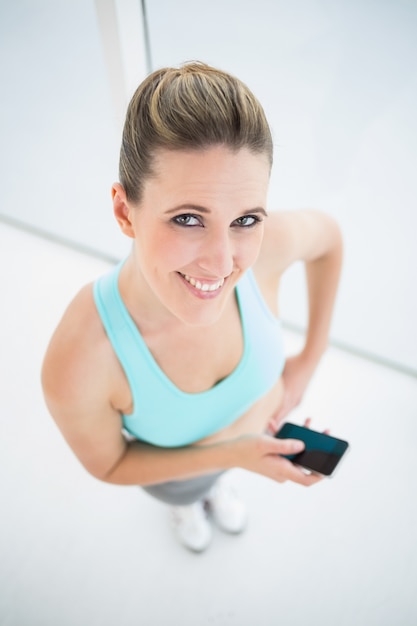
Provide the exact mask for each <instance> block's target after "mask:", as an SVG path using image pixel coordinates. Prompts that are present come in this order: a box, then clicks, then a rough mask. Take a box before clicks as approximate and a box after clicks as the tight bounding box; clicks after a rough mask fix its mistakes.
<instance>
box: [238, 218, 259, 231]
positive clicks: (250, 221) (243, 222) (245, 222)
mask: <svg viewBox="0 0 417 626" xmlns="http://www.w3.org/2000/svg"><path fill="white" fill-rule="evenodd" d="M260 221H261V220H260V219H259V217H258V216H257V215H242V217H238V219H237V220H235V223H236V224H237V225H238V226H244V227H245V228H250V227H251V226H255V224H258V222H260Z"/></svg>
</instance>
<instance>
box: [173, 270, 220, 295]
mask: <svg viewBox="0 0 417 626" xmlns="http://www.w3.org/2000/svg"><path fill="white" fill-rule="evenodd" d="M182 276H183V277H184V278H185V280H186V281H187V283H190V285H192V286H193V287H195V288H196V289H199V290H200V291H216V289H220V287H222V286H223V283H224V278H221V279H220V280H218V281H217V283H201V282H200V281H199V280H196V279H195V278H192V277H191V276H188V275H187V274H182Z"/></svg>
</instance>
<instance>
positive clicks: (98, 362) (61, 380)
mask: <svg viewBox="0 0 417 626" xmlns="http://www.w3.org/2000/svg"><path fill="white" fill-rule="evenodd" d="M107 343H108V342H107V340H106V334H105V331H104V329H103V326H102V324H101V321H100V318H99V315H98V312H97V309H96V306H95V302H94V296H93V284H88V285H85V286H84V287H83V288H82V289H80V291H79V292H78V293H77V294H76V295H75V297H74V298H73V300H72V301H71V302H70V304H69V305H68V307H67V309H66V310H65V312H64V314H63V316H62V318H61V320H60V322H59V324H58V326H57V328H56V330H55V332H54V334H53V335H52V338H51V340H50V343H49V346H48V348H47V351H46V354H45V358H44V362H43V367H42V383H43V387H44V390H45V393H47V394H52V395H53V396H54V397H55V398H56V399H57V400H58V399H59V400H61V401H62V402H68V401H73V400H75V399H76V397H77V395H79V394H86V393H88V391H86V390H87V389H91V390H92V392H94V389H95V386H96V385H97V382H95V381H97V380H100V379H103V376H104V367H105V363H106V359H104V358H103V356H104V351H105V350H106V347H107Z"/></svg>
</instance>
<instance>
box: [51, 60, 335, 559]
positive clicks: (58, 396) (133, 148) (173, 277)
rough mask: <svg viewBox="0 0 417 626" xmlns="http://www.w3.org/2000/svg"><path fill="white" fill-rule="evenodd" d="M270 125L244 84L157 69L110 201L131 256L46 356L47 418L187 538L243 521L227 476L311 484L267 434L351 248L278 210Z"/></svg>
mask: <svg viewBox="0 0 417 626" xmlns="http://www.w3.org/2000/svg"><path fill="white" fill-rule="evenodd" d="M271 163H272V143H271V136H270V132H269V127H268V124H267V121H266V119H265V116H264V113H263V110H262V107H261V106H260V104H259V102H258V101H257V100H256V98H255V97H254V96H253V94H252V93H251V92H250V91H249V89H248V88H247V87H246V86H245V85H243V84H242V83H241V82H240V81H239V80H238V79H236V78H234V77H232V76H230V75H228V74H226V73H224V72H221V71H218V70H215V69H214V68H211V67H208V66H206V65H203V64H199V63H193V64H187V65H185V66H184V67H182V68H179V69H177V68H167V69H163V70H159V71H157V72H155V73H154V74H152V75H151V76H149V77H148V78H147V79H146V80H145V81H144V83H143V84H142V85H140V86H139V88H138V90H137V92H136V93H135V95H134V96H133V99H132V102H131V103H130V105H129V109H128V113H127V118H126V124H125V128H124V133H123V141H122V148H121V157H120V182H118V183H115V184H114V185H113V188H112V196H113V207H114V214H115V217H116V220H117V222H118V224H119V227H120V229H121V230H122V232H123V233H124V234H125V235H126V236H128V237H130V238H131V239H132V250H131V253H130V255H129V256H128V258H127V259H125V260H124V261H123V263H121V264H120V265H119V266H118V267H116V268H115V269H114V270H113V271H112V272H110V273H109V274H108V275H106V276H103V277H101V278H99V279H98V280H97V281H96V282H95V283H94V285H87V286H86V287H84V288H83V289H82V290H81V292H80V293H79V294H77V296H76V297H75V299H74V300H73V302H72V303H71V304H70V305H69V307H68V309H67V311H66V313H65V315H64V317H63V319H62V321H61V323H60V324H59V326H58V328H57V330H56V332H55V334H54V336H53V338H52V340H51V343H50V346H49V348H48V351H47V354H46V356H45V361H44V366H43V373H42V378H43V386H44V393H45V397H46V401H47V403H48V406H49V409H50V411H51V414H52V416H53V417H54V419H55V420H56V422H57V424H58V426H59V427H60V429H61V431H62V433H63V435H64V437H65V438H66V439H67V441H68V443H69V445H70V446H71V447H72V449H73V451H74V453H75V454H76V455H77V457H78V458H79V460H80V461H81V463H82V464H83V465H84V466H85V467H86V469H87V470H88V471H89V472H90V473H91V474H92V475H94V476H96V477H97V478H99V479H100V480H103V481H106V482H110V483H113V484H137V485H141V486H142V487H143V488H144V489H146V490H147V491H148V493H150V494H151V495H152V496H154V497H156V498H158V499H160V500H162V501H164V502H167V503H169V504H170V505H172V506H173V519H174V522H175V527H176V530H177V532H178V536H179V538H180V540H181V541H182V542H183V543H184V544H185V545H186V546H187V547H188V548H190V549H192V550H195V551H201V550H203V549H204V548H206V547H207V546H208V544H209V543H210V539H211V526H210V524H209V520H208V518H207V515H206V511H207V506H208V507H209V509H210V511H211V514H212V517H213V518H214V519H215V520H216V522H217V523H218V524H219V525H220V527H221V528H223V529H224V530H226V531H228V532H232V533H236V532H240V531H242V530H243V529H244V527H245V525H246V520H247V513H246V510H245V508H244V506H243V504H242V503H241V501H240V500H238V499H237V497H236V495H235V494H234V493H232V492H230V491H228V490H227V489H226V487H225V484H224V477H223V476H222V477H221V478H219V477H220V475H221V474H223V473H224V472H225V470H227V469H229V468H232V467H242V468H245V469H247V470H250V471H254V472H257V473H259V474H262V475H265V476H267V477H269V478H272V479H274V480H276V481H277V482H284V481H286V480H291V481H293V482H297V483H300V484H303V485H312V484H314V483H315V482H317V481H318V480H319V479H318V477H316V476H313V475H309V476H307V475H306V474H305V473H304V472H303V471H302V470H301V469H300V468H298V467H296V466H295V465H293V464H292V463H291V462H290V461H288V460H287V459H285V458H283V456H284V455H286V454H291V453H295V452H296V451H300V450H301V449H302V447H303V444H302V443H301V442H296V441H291V440H279V439H276V438H274V437H272V436H271V434H273V433H274V432H275V431H276V430H277V428H278V425H279V423H280V422H281V421H282V419H283V418H284V417H285V416H286V415H287V414H288V412H289V411H290V410H291V409H292V408H293V407H294V406H296V404H297V403H298V402H299V401H300V399H301V397H302V394H303V392H304V390H305V388H306V386H307V384H308V382H309V380H310V377H311V375H312V373H313V371H314V369H315V367H316V365H317V363H318V361H319V359H320V356H321V355H322V353H323V351H324V349H325V346H326V342H327V335H328V330H329V325H330V319H331V313H332V308H333V303H334V299H335V295H336V289H337V284H338V278H339V272H340V265H341V248H342V246H341V238H340V233H339V230H338V228H337V226H336V224H335V223H334V222H333V221H332V220H331V219H330V218H328V217H326V216H325V215H323V214H322V213H319V212H315V211H298V212H291V213H276V212H273V213H271V214H270V215H268V214H267V210H266V197H267V190H268V183H269V174H270V168H271ZM300 260H301V261H304V263H305V265H306V270H307V278H308V295H309V322H310V323H309V328H308V333H307V337H306V343H305V346H304V349H303V350H302V351H301V353H300V354H298V355H297V356H295V357H292V358H289V359H287V360H285V356H284V349H283V342H282V336H281V327H280V324H279V321H278V319H277V317H276V301H277V291H278V286H279V282H280V278H281V276H282V273H283V272H284V271H285V270H286V269H287V267H288V266H289V265H291V264H292V263H293V262H295V261H300Z"/></svg>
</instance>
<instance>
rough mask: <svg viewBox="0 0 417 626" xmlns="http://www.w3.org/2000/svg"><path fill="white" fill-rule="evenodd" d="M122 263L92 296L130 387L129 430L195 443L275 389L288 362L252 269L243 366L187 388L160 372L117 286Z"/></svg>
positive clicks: (241, 295) (244, 298)
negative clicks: (205, 385) (202, 387)
mask: <svg viewBox="0 0 417 626" xmlns="http://www.w3.org/2000/svg"><path fill="white" fill-rule="evenodd" d="M122 265H123V263H121V264H119V265H118V266H117V267H116V268H114V269H113V270H112V271H110V272H109V273H108V274H106V275H104V276H102V277H101V278H99V279H98V280H97V281H96V282H95V283H94V299H95V303H96V306H97V310H98V312H99V315H100V317H101V320H102V322H103V325H104V328H105V330H106V333H107V336H108V338H109V340H110V342H111V344H112V346H113V349H114V351H115V353H116V355H117V357H118V359H119V361H120V363H121V365H122V367H123V370H124V372H125V374H126V377H127V380H128V382H129V385H130V389H131V393H132V397H133V412H132V414H130V415H122V418H123V426H124V428H125V429H126V430H127V432H128V433H130V434H131V435H133V436H134V437H135V438H137V439H140V440H142V441H145V442H147V443H150V444H153V445H155V446H161V447H169V448H171V447H172V448H173V447H178V446H185V445H189V444H191V443H194V442H195V441H198V440H199V439H203V438H204V437H207V436H209V435H212V434H214V433H216V432H218V431H219V430H221V429H223V428H225V427H226V426H229V425H230V424H232V423H233V422H234V421H235V420H237V419H238V418H239V417H240V416H241V415H242V414H243V413H244V412H245V411H247V410H248V409H249V407H250V406H252V405H253V404H254V402H255V401H256V400H258V399H259V398H261V397H262V396H263V395H264V394H266V393H267V392H268V391H269V390H270V389H271V388H272V387H273V385H274V384H275V383H276V381H277V380H278V378H279V377H280V376H281V373H282V370H283V368H284V362H285V357H284V346H283V337H282V330H281V324H280V322H279V321H278V320H277V319H276V318H275V317H274V316H273V315H272V313H271V312H270V310H269V309H268V308H267V305H266V303H265V302H264V300H263V298H262V296H261V294H260V292H259V289H258V286H257V284H256V281H255V277H254V275H253V273H252V271H251V270H249V271H248V272H246V274H244V275H243V277H242V278H241V279H240V281H239V282H238V284H237V286H236V294H237V302H238V305H239V311H240V318H241V322H242V329H243V340H244V349H243V354H242V357H241V360H240V362H239V364H238V365H237V367H236V368H235V369H234V370H233V372H232V373H231V374H230V375H229V376H227V377H226V378H224V379H223V380H221V381H220V382H219V383H217V384H216V385H215V386H214V387H212V388H211V389H208V390H207V391H202V392H201V393H186V392H184V391H181V390H180V389H178V387H176V386H175V385H174V384H173V383H172V381H171V380H170V379H169V378H168V377H167V376H166V374H164V372H163V371H162V370H161V368H160V367H159V365H158V364H157V363H156V361H155V359H154V358H153V356H152V354H151V352H150V350H149V349H148V347H147V345H146V343H145V341H144V339H143V338H142V335H141V334H140V332H139V330H138V328H137V326H136V324H135V323H134V321H133V320H132V318H131V316H130V314H129V312H128V310H127V309H126V307H125V305H124V303H123V301H122V298H121V296H120V292H119V288H118V277H119V272H120V269H121V267H122ZM225 350H227V347H225ZM178 358H179V359H180V358H181V355H178Z"/></svg>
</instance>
